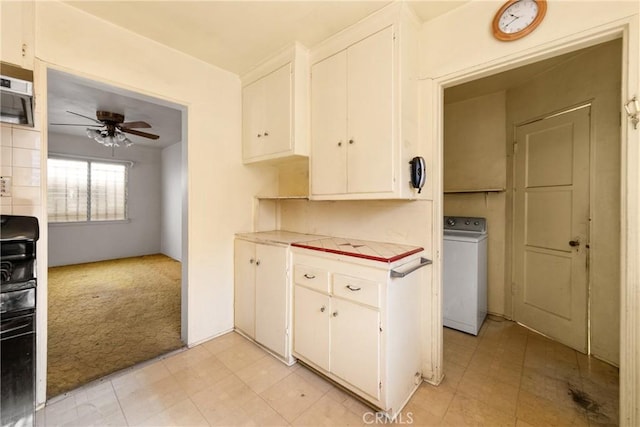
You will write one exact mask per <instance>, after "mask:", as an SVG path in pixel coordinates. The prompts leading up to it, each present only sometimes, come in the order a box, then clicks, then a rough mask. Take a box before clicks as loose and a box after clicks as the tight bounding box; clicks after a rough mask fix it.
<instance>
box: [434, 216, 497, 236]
mask: <svg viewBox="0 0 640 427" xmlns="http://www.w3.org/2000/svg"><path fill="white" fill-rule="evenodd" d="M444 229H445V230H458V231H474V232H476V233H486V232H487V220H486V218H478V217H469V216H445V217H444Z"/></svg>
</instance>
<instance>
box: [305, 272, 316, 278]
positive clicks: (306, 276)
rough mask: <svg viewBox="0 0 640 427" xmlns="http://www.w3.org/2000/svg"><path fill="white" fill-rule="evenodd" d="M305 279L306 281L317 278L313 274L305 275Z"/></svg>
mask: <svg viewBox="0 0 640 427" xmlns="http://www.w3.org/2000/svg"><path fill="white" fill-rule="evenodd" d="M304 278H305V279H315V278H316V276H315V275H313V274H308V273H304Z"/></svg>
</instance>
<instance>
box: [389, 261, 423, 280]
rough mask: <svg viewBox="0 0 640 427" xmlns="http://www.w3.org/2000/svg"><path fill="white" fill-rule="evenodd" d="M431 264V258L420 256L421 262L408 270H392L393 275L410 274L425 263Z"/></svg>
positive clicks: (402, 275) (403, 275)
mask: <svg viewBox="0 0 640 427" xmlns="http://www.w3.org/2000/svg"><path fill="white" fill-rule="evenodd" d="M430 264H431V260H430V259H426V258H420V264H418V265H415V266H413V267H411V268H410V269H408V270H407V271H396V270H391V277H405V276H408V275H409V274H411V273H413V272H414V271H416V270H417V269H419V268H422V267H424V266H425V265H430Z"/></svg>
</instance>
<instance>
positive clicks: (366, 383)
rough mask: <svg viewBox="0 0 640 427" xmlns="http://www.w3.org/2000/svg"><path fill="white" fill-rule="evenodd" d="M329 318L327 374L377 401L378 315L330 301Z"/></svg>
mask: <svg viewBox="0 0 640 427" xmlns="http://www.w3.org/2000/svg"><path fill="white" fill-rule="evenodd" d="M331 316H332V317H331V372H332V373H334V374H335V375H337V376H338V377H340V378H344V380H345V381H347V382H349V383H350V384H353V385H354V386H356V387H358V388H359V389H360V390H362V391H364V392H365V393H366V394H368V395H370V396H373V397H374V398H376V399H379V398H380V387H381V386H380V335H381V332H380V311H378V310H376V309H372V308H368V307H365V306H363V305H360V304H355V303H352V302H349V301H345V300H342V299H340V298H332V302H331Z"/></svg>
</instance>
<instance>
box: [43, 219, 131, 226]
mask: <svg viewBox="0 0 640 427" xmlns="http://www.w3.org/2000/svg"><path fill="white" fill-rule="evenodd" d="M130 222H131V219H118V220H112V221H69V222H49V223H48V224H47V225H49V226H53V227H67V226H74V225H114V224H128V223H130Z"/></svg>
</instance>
